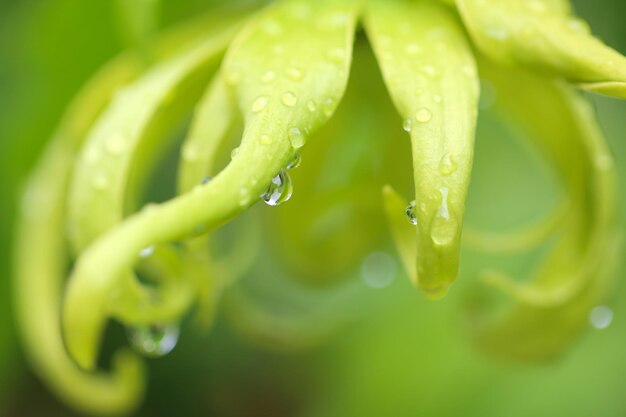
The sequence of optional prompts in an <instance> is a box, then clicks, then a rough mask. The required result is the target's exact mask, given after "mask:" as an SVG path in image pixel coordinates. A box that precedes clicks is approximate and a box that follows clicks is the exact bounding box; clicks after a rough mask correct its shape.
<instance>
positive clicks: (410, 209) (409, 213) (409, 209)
mask: <svg viewBox="0 0 626 417" xmlns="http://www.w3.org/2000/svg"><path fill="white" fill-rule="evenodd" d="M415 205H416V202H415V200H413V201H411V202H410V203H409V205H408V206H406V210H405V213H406V217H407V218H408V219H409V223H411V224H413V225H416V224H417V216H416V215H415Z"/></svg>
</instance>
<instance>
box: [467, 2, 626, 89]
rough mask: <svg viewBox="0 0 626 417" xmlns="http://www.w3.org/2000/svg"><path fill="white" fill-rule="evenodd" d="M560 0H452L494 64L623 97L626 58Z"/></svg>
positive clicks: (471, 32) (475, 38)
mask: <svg viewBox="0 0 626 417" xmlns="http://www.w3.org/2000/svg"><path fill="white" fill-rule="evenodd" d="M565 3H568V2H564V1H561V0H552V1H546V0H533V1H529V0H456V4H457V7H458V10H459V12H460V13H461V16H462V17H463V20H464V22H465V24H466V27H467V28H468V30H469V32H470V34H471V36H472V38H473V40H474V42H475V43H476V45H477V46H478V48H479V49H480V50H481V51H482V52H483V53H484V54H485V55H487V56H489V57H490V58H491V59H494V60H497V61H498V62H500V63H506V64H511V65H523V66H526V67H527V68H529V69H535V70H540V71H546V72H549V73H551V74H554V75H558V76H562V77H564V78H566V79H567V80H569V81H571V82H573V83H577V84H579V86H580V87H582V88H584V89H587V90H590V91H595V92H598V93H602V94H607V95H611V96H615V97H621V98H626V58H625V57H624V56H622V55H621V54H620V53H619V52H617V51H615V50H613V49H611V48H610V47H608V46H606V45H605V44H603V43H602V42H601V41H600V40H598V39H597V38H595V37H593V36H592V35H591V34H590V33H589V28H588V25H587V23H586V22H584V21H582V20H580V19H578V18H576V17H575V16H574V15H573V14H572V11H571V9H570V7H568V5H567V4H565Z"/></svg>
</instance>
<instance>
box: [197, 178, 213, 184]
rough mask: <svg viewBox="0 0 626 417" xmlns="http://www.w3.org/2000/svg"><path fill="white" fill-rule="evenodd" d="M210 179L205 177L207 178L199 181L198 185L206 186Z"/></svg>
mask: <svg viewBox="0 0 626 417" xmlns="http://www.w3.org/2000/svg"><path fill="white" fill-rule="evenodd" d="M212 179H213V178H211V177H208V176H207V177H204V178H202V181H200V183H201V184H202V185H206V184H208V183H210V182H211V180H212Z"/></svg>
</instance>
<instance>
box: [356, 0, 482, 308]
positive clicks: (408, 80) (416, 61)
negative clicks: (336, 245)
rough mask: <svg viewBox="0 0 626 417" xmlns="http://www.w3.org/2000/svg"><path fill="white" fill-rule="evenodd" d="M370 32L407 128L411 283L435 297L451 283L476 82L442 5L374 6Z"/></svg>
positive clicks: (452, 20) (468, 161) (454, 273)
mask: <svg viewBox="0 0 626 417" xmlns="http://www.w3.org/2000/svg"><path fill="white" fill-rule="evenodd" d="M365 22H366V29H367V33H368V35H369V37H370V39H371V41H372V44H373V45H374V50H375V52H376V56H377V58H378V61H379V63H380V66H381V68H382V72H383V76H384V79H385V82H386V84H387V87H388V89H389V91H390V93H391V96H392V99H393V101H394V103H395V105H396V107H397V109H398V111H399V112H400V114H401V115H402V117H403V118H404V119H405V122H404V123H405V129H406V130H410V135H411V143H412V151H413V169H414V177H415V194H416V196H415V200H416V211H415V216H416V218H417V225H416V233H417V259H416V260H415V262H417V268H416V269H415V272H416V274H417V275H416V276H413V277H412V279H413V280H414V283H415V284H416V285H417V286H418V287H419V288H420V289H422V290H423V291H424V293H425V294H426V295H427V296H429V297H432V298H440V297H442V296H444V295H445V294H446V292H447V289H448V287H449V285H450V284H451V283H452V282H453V281H454V280H455V279H456V276H457V274H458V267H459V244H460V238H461V228H462V224H463V213H464V211H465V198H466V195H467V188H468V184H469V178H470V173H471V167H472V159H473V147H474V132H475V125H476V113H477V101H478V81H477V76H476V68H475V62H474V59H473V57H472V53H471V50H470V47H469V45H468V43H467V41H466V39H465V35H464V34H463V31H462V28H461V27H460V26H459V23H458V21H457V20H456V19H455V17H454V15H453V14H452V13H451V12H450V10H448V8H446V7H445V6H443V5H440V4H438V3H434V2H433V3H430V2H409V1H402V0H393V1H373V2H371V3H369V7H368V9H367V15H366V20H365Z"/></svg>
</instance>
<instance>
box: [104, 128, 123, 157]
mask: <svg viewBox="0 0 626 417" xmlns="http://www.w3.org/2000/svg"><path fill="white" fill-rule="evenodd" d="M105 149H106V151H107V152H108V153H109V154H110V155H112V156H119V155H122V154H123V153H124V151H125V150H126V140H125V137H124V135H123V134H122V133H120V132H118V133H115V134H114V135H113V136H111V137H110V138H109V140H108V141H107V143H106V145H105Z"/></svg>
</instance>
